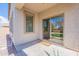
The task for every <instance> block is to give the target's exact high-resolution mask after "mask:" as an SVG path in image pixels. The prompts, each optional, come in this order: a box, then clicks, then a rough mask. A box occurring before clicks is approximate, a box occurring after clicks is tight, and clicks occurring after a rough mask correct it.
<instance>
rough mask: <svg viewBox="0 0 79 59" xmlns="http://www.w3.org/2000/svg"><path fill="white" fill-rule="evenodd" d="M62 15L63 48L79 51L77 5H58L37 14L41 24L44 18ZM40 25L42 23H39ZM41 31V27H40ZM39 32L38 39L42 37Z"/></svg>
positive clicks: (78, 14)
mask: <svg viewBox="0 0 79 59" xmlns="http://www.w3.org/2000/svg"><path fill="white" fill-rule="evenodd" d="M62 13H64V38H63V39H64V40H63V44H64V46H65V47H67V48H70V49H73V50H77V51H79V36H78V34H79V26H78V25H79V20H78V19H79V4H60V5H57V6H55V7H52V8H50V9H48V10H46V11H44V12H41V13H39V18H40V20H41V22H42V19H44V18H50V17H54V16H57V15H60V14H62ZM40 24H41V25H42V23H40ZM40 30H42V26H41V27H40ZM42 33H43V32H42V31H40V37H42Z"/></svg>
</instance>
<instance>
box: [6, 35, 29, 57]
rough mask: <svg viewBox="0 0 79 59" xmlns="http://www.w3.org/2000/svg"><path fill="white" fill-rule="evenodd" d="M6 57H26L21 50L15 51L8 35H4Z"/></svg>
mask: <svg viewBox="0 0 79 59" xmlns="http://www.w3.org/2000/svg"><path fill="white" fill-rule="evenodd" d="M6 40H7V50H8V55H11V54H14V56H27V55H26V54H25V53H24V52H23V51H22V50H20V51H17V50H16V48H15V46H14V43H13V41H12V39H11V37H10V35H9V34H7V35H6Z"/></svg>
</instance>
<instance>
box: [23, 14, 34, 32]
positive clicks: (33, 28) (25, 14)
mask: <svg viewBox="0 0 79 59" xmlns="http://www.w3.org/2000/svg"><path fill="white" fill-rule="evenodd" d="M27 15H29V16H33V31H32V32H27V31H26V16H27ZM34 19H35V16H34V15H31V14H26V13H24V33H34V32H35V30H34V28H35V24H34V23H35V22H34V21H35V20H34Z"/></svg>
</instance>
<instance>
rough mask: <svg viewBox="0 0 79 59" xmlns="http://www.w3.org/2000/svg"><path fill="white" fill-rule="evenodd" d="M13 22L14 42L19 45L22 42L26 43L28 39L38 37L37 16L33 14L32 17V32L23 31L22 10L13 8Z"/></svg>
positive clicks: (31, 39)
mask: <svg viewBox="0 0 79 59" xmlns="http://www.w3.org/2000/svg"><path fill="white" fill-rule="evenodd" d="M13 18H14V19H13V24H14V33H13V37H14V39H13V40H14V44H15V45H19V44H23V43H27V42H29V41H33V40H36V39H39V34H38V27H39V26H38V22H39V20H38V16H37V14H35V17H34V32H31V33H27V32H25V15H24V12H23V10H18V9H17V8H15V10H14V17H13Z"/></svg>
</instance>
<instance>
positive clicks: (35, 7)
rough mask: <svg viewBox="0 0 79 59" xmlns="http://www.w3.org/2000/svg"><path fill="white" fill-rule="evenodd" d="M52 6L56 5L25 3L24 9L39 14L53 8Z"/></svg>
mask: <svg viewBox="0 0 79 59" xmlns="http://www.w3.org/2000/svg"><path fill="white" fill-rule="evenodd" d="M54 5H56V3H50V4H49V3H25V4H24V9H26V10H29V11H32V12H36V13H39V12H42V11H44V10H46V9H48V8H51V7H53V6H54Z"/></svg>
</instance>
